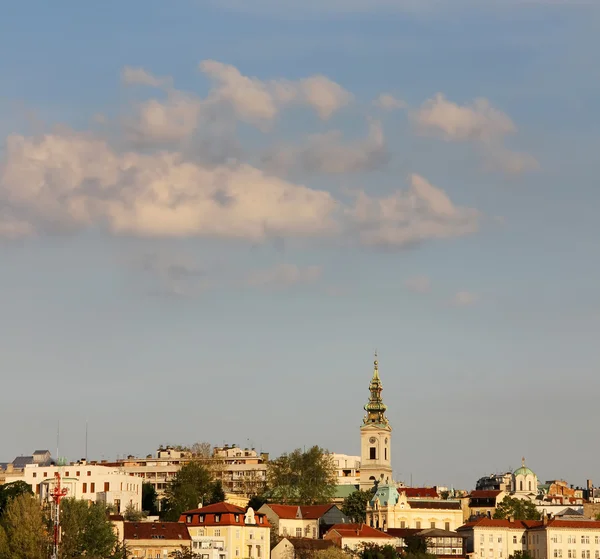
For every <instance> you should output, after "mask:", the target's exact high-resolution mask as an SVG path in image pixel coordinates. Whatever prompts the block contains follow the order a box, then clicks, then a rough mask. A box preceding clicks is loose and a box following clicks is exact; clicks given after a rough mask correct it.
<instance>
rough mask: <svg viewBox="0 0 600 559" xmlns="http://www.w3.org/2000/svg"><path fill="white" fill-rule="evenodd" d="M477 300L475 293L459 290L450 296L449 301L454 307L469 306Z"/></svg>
mask: <svg viewBox="0 0 600 559" xmlns="http://www.w3.org/2000/svg"><path fill="white" fill-rule="evenodd" d="M478 300H479V297H478V296H477V295H476V294H475V293H471V292H470V291H459V292H458V293H456V294H455V295H454V297H452V300H451V303H452V304H453V305H454V306H456V307H470V306H471V305H474V304H475V303H476V302H477V301H478Z"/></svg>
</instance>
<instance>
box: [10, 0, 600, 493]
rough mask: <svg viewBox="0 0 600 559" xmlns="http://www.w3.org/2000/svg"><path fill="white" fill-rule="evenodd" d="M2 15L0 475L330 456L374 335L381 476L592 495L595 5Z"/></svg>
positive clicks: (185, 8)
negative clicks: (35, 461) (127, 461)
mask: <svg viewBox="0 0 600 559" xmlns="http://www.w3.org/2000/svg"><path fill="white" fill-rule="evenodd" d="M5 7H6V8H7V13H9V14H10V17H7V18H2V19H1V20H0V49H1V50H2V52H5V53H9V55H8V56H4V57H1V58H0V85H1V91H2V95H0V146H1V147H0V263H1V265H0V309H1V310H2V317H3V320H0V356H1V359H0V362H1V363H2V372H3V374H2V383H3V384H2V390H1V391H0V394H1V395H0V424H2V425H4V426H5V427H4V429H3V432H2V440H3V443H4V444H3V447H2V449H1V454H2V458H3V459H4V460H8V459H12V458H13V457H14V456H16V455H20V454H25V455H27V454H29V453H31V452H32V451H33V450H34V449H35V448H36V447H39V446H40V445H41V446H50V447H51V448H52V447H53V443H52V441H54V440H55V438H56V425H57V422H58V421H59V422H60V432H61V445H60V446H61V449H64V454H65V455H66V456H69V457H73V458H80V457H81V456H79V454H80V453H81V452H82V449H83V448H84V437H85V435H84V433H85V423H86V421H88V422H89V456H90V457H91V458H92V457H93V458H94V459H95V458H97V459H102V458H112V457H115V456H117V455H124V454H125V455H126V454H137V455H143V456H145V455H146V454H148V453H149V452H154V451H155V449H156V447H157V446H158V445H159V444H161V443H162V444H165V443H171V444H188V443H189V444H191V443H193V442H196V441H210V442H212V443H213V444H220V442H221V441H226V442H229V443H233V442H237V443H238V444H240V445H241V446H245V445H244V444H243V441H245V440H247V439H252V440H254V441H255V443H256V446H257V448H261V447H262V448H263V449H264V450H265V451H267V452H269V453H270V454H271V455H272V456H277V455H279V454H280V453H281V452H284V451H290V450H293V449H294V448H297V447H303V446H309V445H314V444H317V445H319V446H322V447H324V448H327V449H329V450H331V451H334V452H338V453H346V454H351V455H354V454H358V452H357V451H358V449H359V426H360V424H361V420H362V413H363V412H362V407H363V405H364V404H365V402H366V399H367V396H368V383H369V380H370V375H371V373H372V357H371V356H372V354H373V351H374V349H375V348H378V350H379V362H380V372H381V378H382V382H383V399H384V401H385V403H386V405H387V406H388V417H389V419H390V423H391V425H392V427H393V429H394V431H393V447H392V462H393V466H394V476H395V477H397V478H398V479H401V480H404V481H407V480H408V479H409V477H410V475H411V473H412V475H413V480H414V482H415V483H419V484H421V485H425V484H427V485H434V484H445V485H448V486H450V485H454V486H455V487H471V486H474V484H475V481H476V480H477V479H478V478H479V477H481V476H483V475H486V474H489V473H491V472H492V471H502V470H505V469H506V468H508V467H509V466H511V465H512V466H515V467H517V466H518V464H519V463H520V459H521V457H522V456H525V457H526V458H527V462H528V465H530V467H531V468H532V469H533V470H534V471H535V472H536V473H537V474H538V475H539V476H540V479H550V478H564V479H567V480H568V481H569V482H570V483H573V484H575V485H582V484H584V483H585V480H586V479H588V478H591V479H592V480H595V478H598V479H600V473H598V475H597V474H596V473H595V471H594V468H593V467H592V465H593V464H598V462H599V459H600V450H598V449H597V448H595V447H594V445H593V442H592V441H593V440H595V438H596V437H597V432H596V429H595V428H594V425H595V424H596V423H597V420H598V419H599V418H598V412H597V411H596V409H597V406H596V398H595V396H596V394H597V393H598V390H599V389H600V377H599V375H598V374H597V373H598V358H597V352H596V351H595V349H594V348H595V344H596V340H597V337H598V333H600V289H599V288H598V285H600V249H599V246H598V242H597V239H598V238H600V225H599V222H598V219H597V212H598V210H597V208H599V207H600V193H599V192H598V188H597V184H598V178H597V177H598V163H597V153H598V149H599V148H600V141H599V137H598V130H599V129H600V110H599V109H598V104H597V99H598V95H599V94H600V75H599V74H598V71H597V63H596V60H595V56H594V53H595V52H598V50H599V48H600V45H599V44H598V43H599V39H598V37H599V36H600V35H599V33H598V32H599V31H600V3H598V2H586V1H582V2H566V1H564V2H563V1H558V0H557V1H550V0H549V1H543V0H539V1H525V0H523V1H521V0H510V1H508V2H506V1H505V2H500V1H496V0H493V1H491V2H487V3H485V4H484V5H482V3H478V2H473V1H472V0H460V1H458V2H453V3H449V2H446V1H442V0H437V1H433V0H432V1H430V2H419V3H416V2H411V1H409V0H406V1H404V0H380V1H377V2H365V1H363V0H353V1H352V2H344V3H342V2H339V1H338V0H327V1H324V2H322V3H318V4H317V3H316V2H298V1H296V0H293V1H290V2H289V4H286V9H285V10H282V9H281V8H280V7H281V4H280V3H277V2H273V1H271V0H257V1H256V2H253V3H252V4H249V3H248V2H238V1H237V0H223V1H220V2H217V1H212V0H210V1H206V2H200V1H197V0H181V1H180V2H177V3H166V2H161V1H159V0H150V1H147V2H141V1H140V0H132V1H130V2H128V3H126V4H122V3H108V4H106V5H105V6H103V10H102V11H98V10H92V9H91V7H90V6H88V5H83V4H81V3H80V2H76V1H75V0H61V1H60V2H58V3H53V4H51V5H49V4H47V3H43V2H40V1H39V0H31V1H30V2H18V3H16V2H6V3H5ZM250 418H251V419H250ZM6 426H8V427H6ZM215 439H216V440H215ZM44 441H46V442H45V443H44ZM557 448H559V449H562V448H565V449H568V451H562V450H561V451H560V452H559V451H557ZM61 452H63V451H62V450H61Z"/></svg>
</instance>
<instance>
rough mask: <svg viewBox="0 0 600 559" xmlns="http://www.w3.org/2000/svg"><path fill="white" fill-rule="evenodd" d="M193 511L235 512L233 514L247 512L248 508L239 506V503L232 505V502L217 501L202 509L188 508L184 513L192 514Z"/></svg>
mask: <svg viewBox="0 0 600 559" xmlns="http://www.w3.org/2000/svg"><path fill="white" fill-rule="evenodd" d="M192 513H199V514H205V513H212V514H215V513H216V514H225V513H233V514H246V510H245V509H243V508H242V507H238V506H237V505H232V504H230V503H215V504H213V505H206V506H205V507H202V508H200V509H192V510H186V511H185V512H183V513H182V514H192Z"/></svg>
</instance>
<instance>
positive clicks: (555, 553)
mask: <svg viewBox="0 0 600 559" xmlns="http://www.w3.org/2000/svg"><path fill="white" fill-rule="evenodd" d="M554 557H558V549H555V550H554Z"/></svg>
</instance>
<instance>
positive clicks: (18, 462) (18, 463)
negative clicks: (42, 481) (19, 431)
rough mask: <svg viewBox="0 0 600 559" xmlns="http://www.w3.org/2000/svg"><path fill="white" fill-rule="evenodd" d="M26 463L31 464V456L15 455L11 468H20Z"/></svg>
mask: <svg viewBox="0 0 600 559" xmlns="http://www.w3.org/2000/svg"><path fill="white" fill-rule="evenodd" d="M28 464H33V456H17V457H16V458H15V459H14V460H13V461H12V465H13V468H15V469H16V470H22V469H23V468H24V467H25V466H27V465H28Z"/></svg>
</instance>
